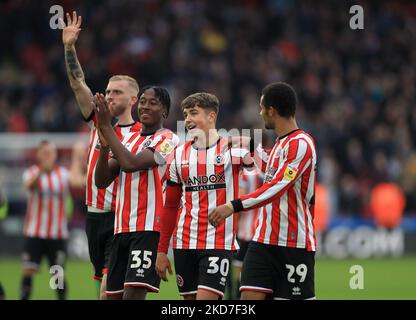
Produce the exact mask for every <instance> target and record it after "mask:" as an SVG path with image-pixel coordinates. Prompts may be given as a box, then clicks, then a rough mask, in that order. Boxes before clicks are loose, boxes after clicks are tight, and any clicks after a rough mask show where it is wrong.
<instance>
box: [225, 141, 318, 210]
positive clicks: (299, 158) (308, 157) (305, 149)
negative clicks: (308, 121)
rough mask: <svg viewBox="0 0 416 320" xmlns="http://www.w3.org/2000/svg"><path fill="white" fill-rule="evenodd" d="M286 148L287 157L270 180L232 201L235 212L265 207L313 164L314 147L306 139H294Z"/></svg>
mask: <svg viewBox="0 0 416 320" xmlns="http://www.w3.org/2000/svg"><path fill="white" fill-rule="evenodd" d="M286 148H288V150H287V151H288V153H287V157H286V159H285V160H284V162H283V164H282V165H280V166H279V169H278V170H277V172H276V173H275V175H274V176H273V178H272V180H271V181H270V182H268V183H265V184H264V185H263V186H262V187H261V188H260V189H257V190H256V191H254V192H252V193H250V194H248V195H245V196H242V197H241V198H240V199H237V200H233V201H232V204H233V207H234V211H235V212H239V211H243V210H251V209H255V208H259V207H263V206H265V205H267V204H268V203H270V202H273V201H274V200H276V199H278V198H279V197H280V196H282V194H284V193H285V192H286V191H287V190H288V189H289V188H290V187H291V186H292V185H293V184H294V183H295V182H296V181H297V180H298V179H299V177H301V176H302V174H303V172H304V171H305V170H306V169H307V168H308V167H309V166H310V165H312V160H313V159H312V149H311V147H310V145H309V144H308V143H306V141H305V140H303V139H294V140H292V141H290V142H289V143H288V146H286Z"/></svg>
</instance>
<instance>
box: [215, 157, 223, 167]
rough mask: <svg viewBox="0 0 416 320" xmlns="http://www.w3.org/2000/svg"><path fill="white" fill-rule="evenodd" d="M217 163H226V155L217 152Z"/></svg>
mask: <svg viewBox="0 0 416 320" xmlns="http://www.w3.org/2000/svg"><path fill="white" fill-rule="evenodd" d="M215 164H216V165H221V164H224V156H223V155H222V154H217V155H216V157H215Z"/></svg>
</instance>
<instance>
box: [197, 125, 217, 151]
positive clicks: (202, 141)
mask: <svg viewBox="0 0 416 320" xmlns="http://www.w3.org/2000/svg"><path fill="white" fill-rule="evenodd" d="M219 138H220V136H219V134H218V131H217V129H215V128H211V129H208V130H206V131H205V135H204V136H203V137H196V138H195V140H194V141H195V143H194V145H195V147H197V148H207V147H210V146H212V145H214V144H215V143H216V142H217V141H218V139H219Z"/></svg>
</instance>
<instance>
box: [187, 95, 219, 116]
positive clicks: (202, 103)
mask: <svg viewBox="0 0 416 320" xmlns="http://www.w3.org/2000/svg"><path fill="white" fill-rule="evenodd" d="M195 106H198V107H200V108H202V109H208V110H212V111H214V112H215V113H216V114H218V112H219V110H220V101H219V100H218V98H217V97H216V96H215V95H213V94H211V93H207V92H197V93H194V94H191V95H190V96H187V97H186V98H185V99H183V101H182V103H181V108H182V110H183V109H189V108H193V107H195Z"/></svg>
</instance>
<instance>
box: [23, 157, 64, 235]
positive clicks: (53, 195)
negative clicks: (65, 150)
mask: <svg viewBox="0 0 416 320" xmlns="http://www.w3.org/2000/svg"><path fill="white" fill-rule="evenodd" d="M38 172H39V167H38V166H36V165H35V166H32V167H30V168H29V169H27V170H25V171H24V173H23V182H26V181H28V180H30V179H32V178H33V177H34V176H35V175H37V173H38ZM68 192H69V172H68V170H67V169H66V168H64V167H61V166H56V167H55V168H54V169H53V170H52V171H51V172H49V173H46V172H42V173H41V174H40V177H39V180H38V183H37V186H36V187H35V188H33V189H32V190H30V191H29V192H28V205H27V210H26V219H25V224H24V229H23V233H24V235H25V236H26V237H34V238H42V239H66V238H68V227H67V220H66V212H65V200H66V197H67V196H68Z"/></svg>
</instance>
